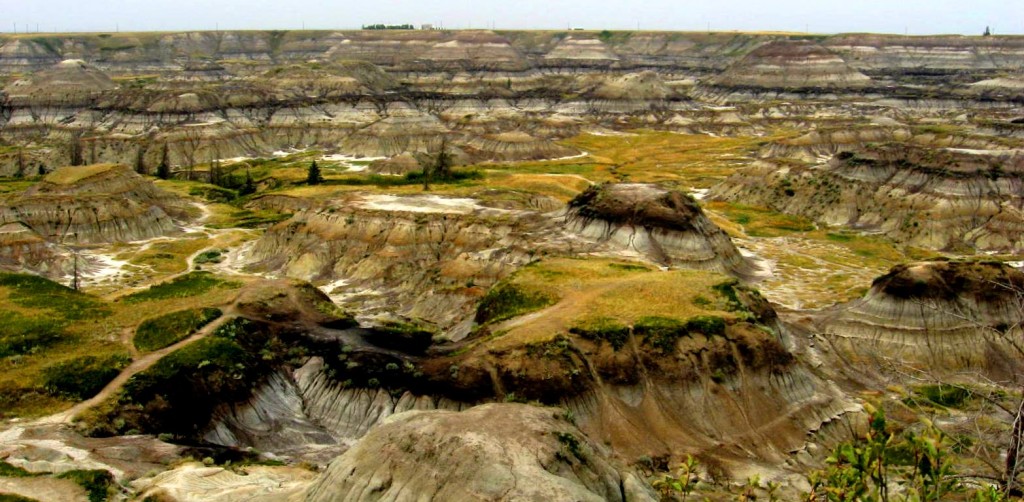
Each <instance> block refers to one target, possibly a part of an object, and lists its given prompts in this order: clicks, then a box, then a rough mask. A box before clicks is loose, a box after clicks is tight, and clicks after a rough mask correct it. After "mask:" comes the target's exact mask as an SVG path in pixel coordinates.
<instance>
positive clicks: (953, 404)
mask: <svg viewBox="0 0 1024 502" xmlns="http://www.w3.org/2000/svg"><path fill="white" fill-rule="evenodd" d="M914 392H915V393H916V394H917V395H919V396H921V397H923V398H925V399H927V400H928V401H931V402H932V403H933V404H937V405H939V406H942V407H945V408H959V407H961V406H963V405H964V404H965V403H966V402H967V401H968V400H970V399H971V397H973V395H974V394H973V393H972V392H971V391H970V390H969V389H966V388H964V387H960V386H957V385H923V386H921V387H917V388H915V389H914ZM908 399H909V398H908Z"/></svg>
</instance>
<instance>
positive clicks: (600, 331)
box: [569, 317, 629, 350]
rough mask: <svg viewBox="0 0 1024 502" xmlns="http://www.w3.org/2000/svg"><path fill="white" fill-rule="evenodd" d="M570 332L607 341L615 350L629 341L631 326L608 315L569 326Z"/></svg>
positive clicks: (590, 338)
mask: <svg viewBox="0 0 1024 502" xmlns="http://www.w3.org/2000/svg"><path fill="white" fill-rule="evenodd" d="M569 332H570V333H572V334H574V335H578V336H580V337H583V338H586V339H588V340H594V341H597V342H602V341H606V342H608V343H609V344H611V346H612V349H614V350H619V349H621V348H622V347H624V346H625V345H626V342H627V341H629V326H625V325H623V324H621V323H619V322H618V321H616V320H615V319H610V318H607V317H597V318H593V319H587V320H585V321H583V322H581V323H579V324H577V325H576V326H573V327H571V328H569Z"/></svg>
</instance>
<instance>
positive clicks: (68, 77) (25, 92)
mask: <svg viewBox="0 0 1024 502" xmlns="http://www.w3.org/2000/svg"><path fill="white" fill-rule="evenodd" d="M115 87H116V84H114V81H113V80H111V79H110V77H109V76H108V75H107V74H106V73H104V72H103V71H101V70H100V69H98V68H96V67H95V66H92V65H90V64H87V63H86V62H85V61H82V60H79V59H69V60H66V61H61V62H60V63H58V64H57V65H56V66H53V67H51V68H48V69H45V70H40V71H38V72H35V73H33V74H32V75H30V76H28V77H26V78H23V79H20V80H15V81H14V82H13V83H12V84H10V85H8V86H7V87H5V88H4V92H5V93H7V96H8V97H9V98H10V99H11V102H12V104H13V105H15V106H34V107H38V106H47V105H59V106H87V105H88V104H90V103H91V102H92V101H93V100H94V99H95V98H97V97H98V96H99V95H101V94H102V93H103V92H105V91H109V90H111V89H114V88H115Z"/></svg>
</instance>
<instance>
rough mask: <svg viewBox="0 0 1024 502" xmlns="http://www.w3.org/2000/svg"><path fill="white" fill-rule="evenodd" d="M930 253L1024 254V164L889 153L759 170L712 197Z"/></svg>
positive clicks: (1014, 159) (884, 149)
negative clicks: (872, 233) (873, 234)
mask: <svg viewBox="0 0 1024 502" xmlns="http://www.w3.org/2000/svg"><path fill="white" fill-rule="evenodd" d="M712 196H713V197H715V198H720V199H724V200H743V201H744V202H745V203H753V204H756V205H762V206H765V207H769V208H772V209H774V210H777V211H781V212H784V213H789V214H798V215H802V216H806V217H809V218H812V219H814V220H816V221H820V222H823V223H827V224H829V225H843V226H850V227H855V228H862V229H872V230H879V231H881V232H882V233H884V234H886V235H888V236H890V237H892V238H894V239H896V240H898V241H900V242H904V243H908V244H912V245H915V246H921V247H927V248H932V249H950V248H952V249H961V248H963V247H965V246H970V247H974V248H977V249H982V250H1004V251H1014V250H1021V249H1024V240H1022V236H1024V216H1022V208H1024V155H1022V154H1021V153H1020V152H1019V151H1016V150H973V149H958V148H946V149H932V148H918V147H915V146H911V145H906V144H888V145H884V146H876V147H873V148H863V149H858V150H857V151H856V152H843V153H840V154H838V155H836V156H835V157H834V158H833V159H832V160H831V161H829V162H828V164H826V165H823V166H812V167H803V166H791V165H789V164H788V163H787V164H781V165H776V164H773V163H768V162H762V163H755V164H754V165H752V166H751V167H750V168H748V169H746V170H744V171H742V172H740V173H738V174H736V175H733V176H732V177H730V178H729V179H728V180H726V181H725V182H723V183H722V184H720V185H718V186H716V187H715V188H714V189H713V190H712Z"/></svg>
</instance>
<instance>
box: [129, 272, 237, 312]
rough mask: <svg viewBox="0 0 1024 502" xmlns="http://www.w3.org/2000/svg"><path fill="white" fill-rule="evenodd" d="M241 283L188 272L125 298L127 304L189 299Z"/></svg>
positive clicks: (235, 286)
mask: <svg viewBox="0 0 1024 502" xmlns="http://www.w3.org/2000/svg"><path fill="white" fill-rule="evenodd" d="M239 286H241V283H238V282H234V281H225V280H223V279H219V278H217V277H216V276H214V275H213V274H211V273H210V272H190V273H188V274H185V275H183V276H181V277H176V278H174V279H172V280H170V281H167V282H163V283H160V284H157V285H155V286H151V287H149V288H148V289H145V290H143V291H139V292H137V293H132V294H130V295H128V296H125V297H124V298H123V299H122V301H123V302H124V303H128V304H134V303H143V302H150V301H155V300H167V299H170V298H191V297H193V296H199V295H201V294H204V293H206V292H208V291H210V290H212V289H213V288H237V287H239Z"/></svg>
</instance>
